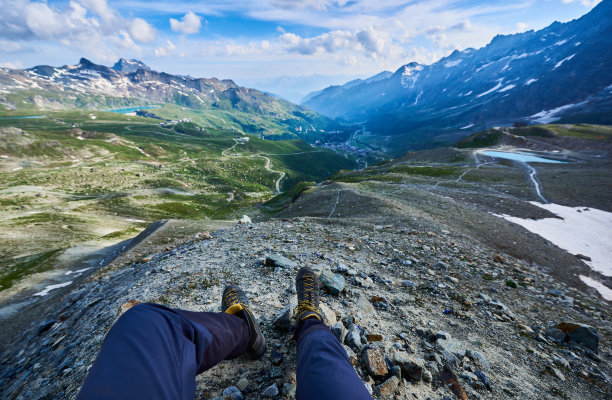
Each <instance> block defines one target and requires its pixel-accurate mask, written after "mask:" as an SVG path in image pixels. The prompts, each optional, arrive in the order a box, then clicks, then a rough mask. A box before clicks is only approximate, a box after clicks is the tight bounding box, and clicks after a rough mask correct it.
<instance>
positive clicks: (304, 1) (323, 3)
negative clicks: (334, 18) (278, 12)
mask: <svg viewBox="0 0 612 400" xmlns="http://www.w3.org/2000/svg"><path fill="white" fill-rule="evenodd" d="M347 2H348V1H347V0H301V1H295V0H272V1H271V2H270V4H271V5H272V6H275V7H278V8H280V9H287V10H303V9H308V8H311V9H314V10H327V9H328V8H331V7H343V6H344V5H346V3H347Z"/></svg>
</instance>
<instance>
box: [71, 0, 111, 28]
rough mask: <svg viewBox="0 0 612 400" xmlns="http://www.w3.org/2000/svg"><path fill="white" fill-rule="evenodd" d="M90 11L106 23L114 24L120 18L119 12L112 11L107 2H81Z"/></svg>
mask: <svg viewBox="0 0 612 400" xmlns="http://www.w3.org/2000/svg"><path fill="white" fill-rule="evenodd" d="M79 1H80V2H81V4H83V5H84V6H85V7H86V8H87V9H88V10H89V11H91V12H92V13H93V14H94V15H97V16H98V17H100V18H101V19H102V21H103V22H105V23H110V22H113V21H114V20H115V19H117V18H118V15H117V12H115V11H114V10H112V9H111V8H110V7H109V6H108V3H107V2H106V0H79Z"/></svg>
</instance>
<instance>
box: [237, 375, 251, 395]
mask: <svg viewBox="0 0 612 400" xmlns="http://www.w3.org/2000/svg"><path fill="white" fill-rule="evenodd" d="M249 384H250V382H249V380H248V379H247V378H240V380H239V381H238V383H237V384H236V387H237V388H238V389H239V390H240V391H241V392H244V391H245V390H246V389H247V388H248V387H249Z"/></svg>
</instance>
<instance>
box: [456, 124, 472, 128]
mask: <svg viewBox="0 0 612 400" xmlns="http://www.w3.org/2000/svg"><path fill="white" fill-rule="evenodd" d="M473 126H474V124H469V125H466V126H464V127H463V128H459V129H469V128H471V127H473Z"/></svg>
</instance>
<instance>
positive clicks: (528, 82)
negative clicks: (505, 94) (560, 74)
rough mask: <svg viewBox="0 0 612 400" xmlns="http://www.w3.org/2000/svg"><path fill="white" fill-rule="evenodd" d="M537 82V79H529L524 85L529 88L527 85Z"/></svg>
mask: <svg viewBox="0 0 612 400" xmlns="http://www.w3.org/2000/svg"><path fill="white" fill-rule="evenodd" d="M537 81H538V80H537V79H533V78H531V79H529V80H528V81H527V82H525V85H527V86H529V85H531V84H532V83H533V82H537Z"/></svg>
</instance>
